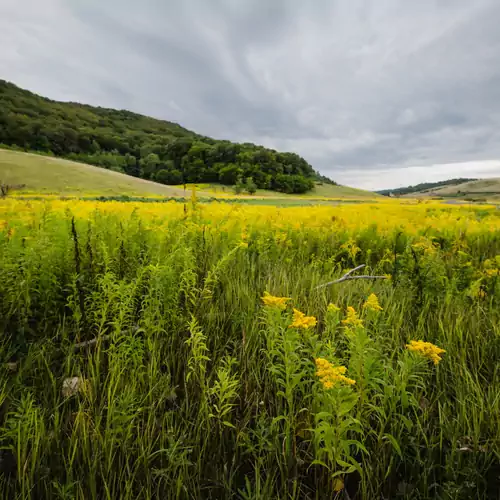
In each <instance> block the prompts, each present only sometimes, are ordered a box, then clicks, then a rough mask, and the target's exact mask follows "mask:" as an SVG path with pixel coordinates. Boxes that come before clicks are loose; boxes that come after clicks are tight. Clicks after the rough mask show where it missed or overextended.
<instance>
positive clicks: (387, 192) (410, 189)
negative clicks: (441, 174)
mask: <svg viewBox="0 0 500 500" xmlns="http://www.w3.org/2000/svg"><path fill="white" fill-rule="evenodd" d="M476 180H477V179H467V178H459V179H449V180H446V181H439V182H423V183H421V184H416V185H415V186H406V187H402V188H396V189H382V190H381V191H377V193H378V194H381V195H384V196H391V195H392V196H403V195H407V194H411V193H423V192H426V191H431V190H434V189H436V188H440V187H443V186H456V185H458V184H463V183H464V182H469V181H476Z"/></svg>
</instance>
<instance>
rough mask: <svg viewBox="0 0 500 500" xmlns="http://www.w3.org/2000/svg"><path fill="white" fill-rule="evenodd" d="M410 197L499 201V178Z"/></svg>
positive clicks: (457, 185) (448, 187) (420, 193)
mask: <svg viewBox="0 0 500 500" xmlns="http://www.w3.org/2000/svg"><path fill="white" fill-rule="evenodd" d="M411 196H416V197H433V198H457V199H463V200H470V201H487V200H499V199H500V178H491V179H478V180H471V181H467V182H463V183H461V184H456V185H449V186H443V187H439V188H436V189H432V190H426V191H421V192H418V193H414V194H412V195H411Z"/></svg>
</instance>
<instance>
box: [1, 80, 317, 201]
mask: <svg viewBox="0 0 500 500" xmlns="http://www.w3.org/2000/svg"><path fill="white" fill-rule="evenodd" d="M0 144H4V145H7V146H16V147H19V148H21V149H23V150H25V151H40V152H45V153H47V152H49V153H51V154H54V155H55V156H59V157H65V158H68V159H71V160H74V161H80V162H84V163H89V164H92V165H97V166H101V167H104V168H107V169H110V170H114V171H116V172H121V173H126V174H129V175H133V176H135V177H140V178H144V179H149V180H155V181H157V182H160V183H162V184H177V185H181V184H184V183H199V182H204V183H213V182H220V183H222V184H225V185H234V184H236V183H239V184H241V185H246V186H250V187H251V189H249V191H253V189H254V188H260V189H272V190H274V191H281V192H284V193H305V192H307V191H310V190H311V189H312V188H313V187H314V181H315V180H317V179H318V178H319V174H317V173H316V172H315V171H314V170H313V168H312V167H311V165H309V164H308V163H307V161H305V160H304V159H303V158H301V157H300V156H299V155H297V154H294V153H282V152H278V151H274V150H272V149H268V148H264V147H262V146H257V145H255V144H250V143H244V144H236V143H232V142H230V141H219V140H215V139H211V138H209V137H203V136H201V135H198V134H196V133H194V132H191V131H189V130H187V129H185V128H183V127H181V126H180V125H178V124H176V123H172V122H168V121H165V120H157V119H155V118H150V117H147V116H142V115H139V114H137V113H132V112H130V111H125V110H114V109H106V108H101V107H94V106H88V105H83V104H78V103H67V102H57V101H52V100H50V99H46V98H44V97H41V96H38V95H36V94H33V93H31V92H29V91H27V90H23V89H21V88H19V87H17V86H16V85H14V84H12V83H9V82H6V81H3V80H0ZM324 180H325V179H323V181H324Z"/></svg>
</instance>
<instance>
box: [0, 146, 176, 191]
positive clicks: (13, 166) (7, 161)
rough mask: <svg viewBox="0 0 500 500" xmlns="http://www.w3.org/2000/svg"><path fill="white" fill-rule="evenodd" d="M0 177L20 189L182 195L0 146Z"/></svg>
mask: <svg viewBox="0 0 500 500" xmlns="http://www.w3.org/2000/svg"><path fill="white" fill-rule="evenodd" d="M0 181H1V182H5V183H7V184H26V187H25V188H23V189H22V190H20V191H16V192H21V193H40V194H61V195H84V194H86V195H104V196H117V195H131V196H183V195H184V190H183V189H182V188H179V187H173V186H164V185H163V184H157V183H156V182H151V181H146V180H144V179H138V178H136V177H131V176H129V175H125V174H120V173H118V172H113V171H112V170H106V169H104V168H99V167H93V166H91V165H86V164H83V163H76V162H73V161H69V160H63V159H60V158H52V157H48V156H40V155H36V154H30V153H21V152H18V151H8V150H5V149H0Z"/></svg>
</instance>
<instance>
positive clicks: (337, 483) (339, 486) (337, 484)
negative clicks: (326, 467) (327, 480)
mask: <svg viewBox="0 0 500 500" xmlns="http://www.w3.org/2000/svg"><path fill="white" fill-rule="evenodd" d="M343 489H344V481H343V480H342V479H340V477H336V478H335V479H334V480H333V491H335V492H336V493H338V492H339V491H342V490H343Z"/></svg>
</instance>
